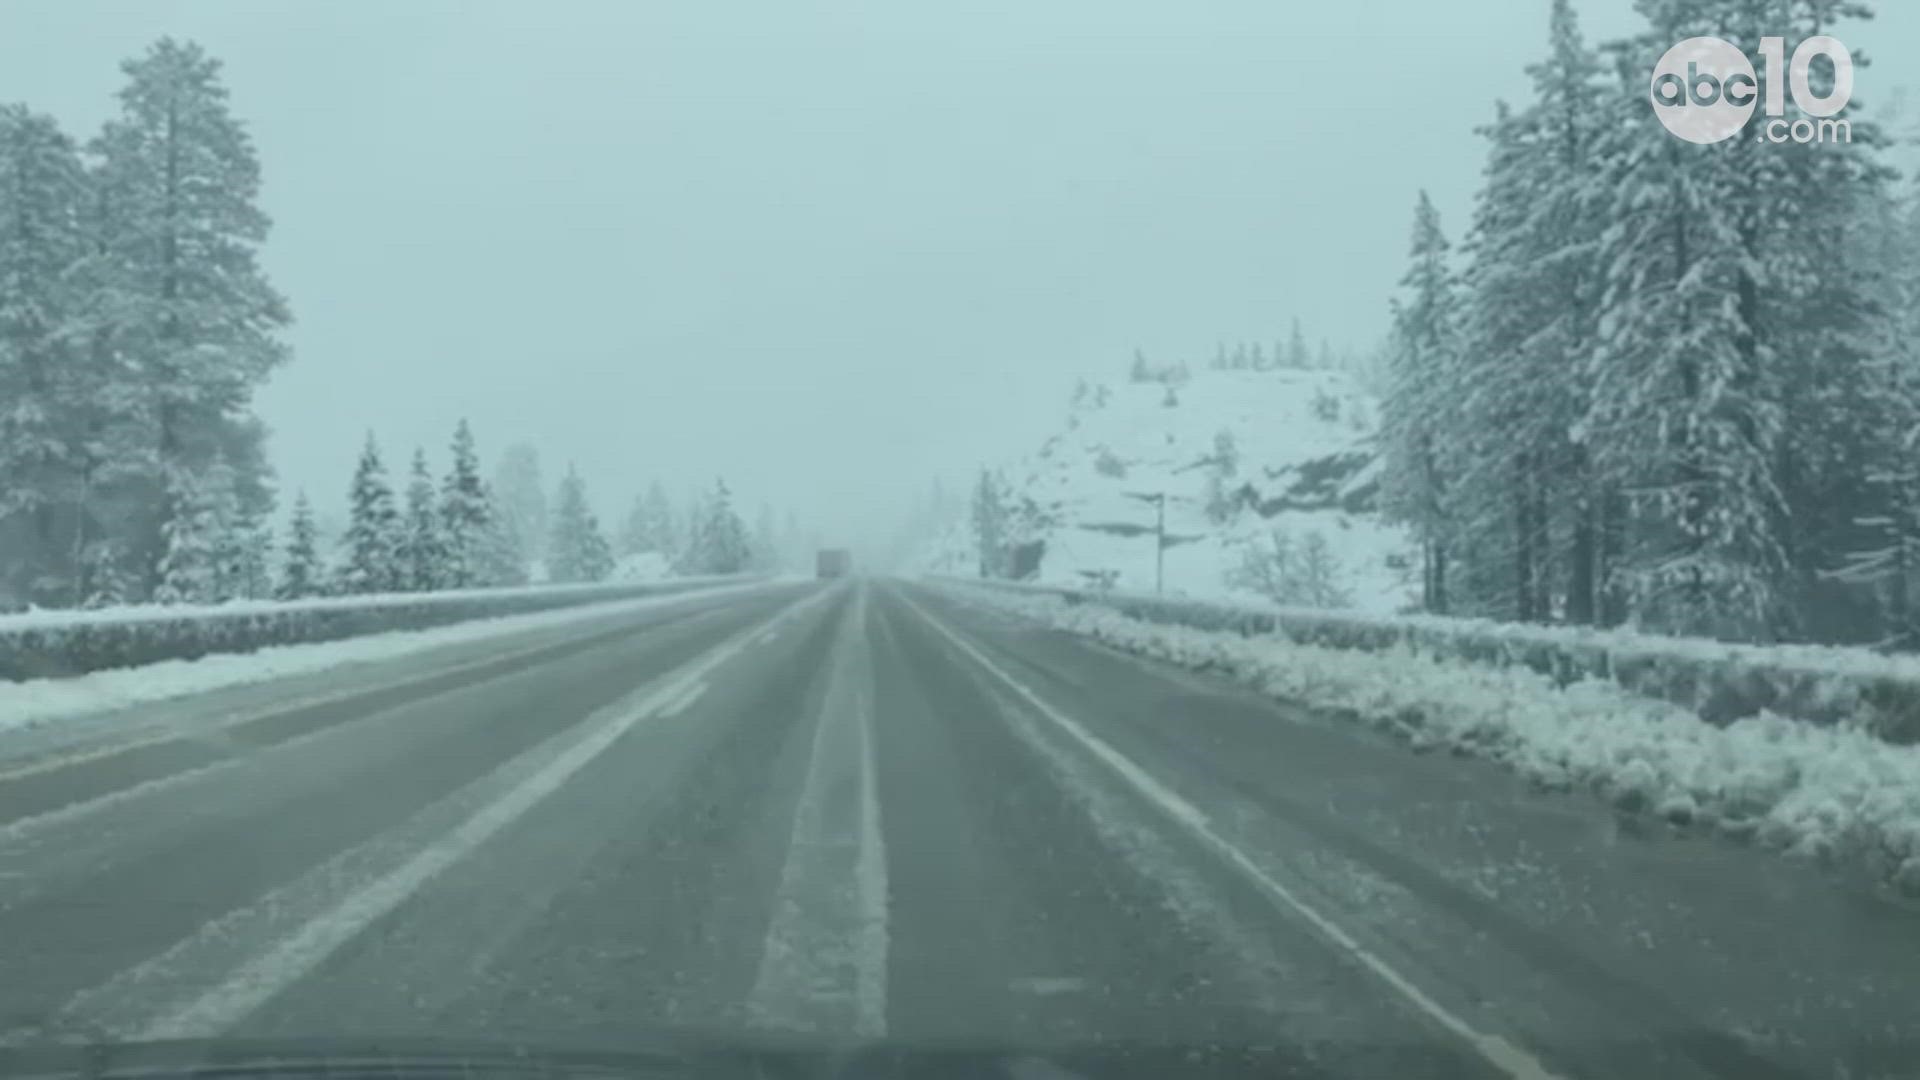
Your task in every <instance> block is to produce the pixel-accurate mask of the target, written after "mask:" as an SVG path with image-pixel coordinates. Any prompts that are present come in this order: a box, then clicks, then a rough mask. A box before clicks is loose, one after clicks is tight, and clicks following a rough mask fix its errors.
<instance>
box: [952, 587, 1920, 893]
mask: <svg viewBox="0 0 1920 1080" xmlns="http://www.w3.org/2000/svg"><path fill="white" fill-rule="evenodd" d="M946 587H947V588H949V589H951V590H952V591H953V592H954V593H955V594H956V595H958V596H960V597H962V598H964V599H967V600H970V601H973V602H977V603H981V604H985V605H988V606H991V607H994V608H997V609H1001V610H1006V611H1011V612H1014V613H1016V614H1019V615H1023V616H1026V617H1030V618H1034V619H1038V620H1040V621H1042V622H1044V623H1047V624H1049V625H1052V626H1054V627H1056V628H1059V629H1063V630H1067V631H1070V632H1073V633H1077V634H1082V635H1086V636H1089V637H1093V638H1096V639H1098V640H1100V641H1102V642H1105V643H1107V644H1109V645H1112V646H1114V647H1117V648H1120V649H1123V650H1125V651H1128V652H1132V653H1136V654H1139V655H1143V656H1149V657H1153V658H1156V659H1161V660H1167V661H1171V662H1173V663H1177V664H1180V665H1182V666H1184V667H1189V668H1195V669H1206V670H1210V671H1217V672H1220V673H1222V674H1225V675H1227V676H1229V677H1231V678H1233V679H1235V680H1237V681H1239V682H1242V683H1245V684H1247V685H1250V686H1252V687H1254V688H1256V689H1258V690H1259V691H1261V692H1263V693H1265V694H1267V695H1269V696H1271V697H1274V698H1278V699H1282V700H1287V701H1293V702H1298V703H1301V704H1304V705H1308V706H1311V707H1313V708H1314V709H1316V710H1325V711H1328V712H1331V713H1334V714H1336V715H1345V716H1351V717H1355V718H1357V719H1359V720H1361V721H1362V722H1365V723H1368V724H1371V725H1373V726H1376V727H1379V728H1381V729H1384V730H1387V731H1390V732H1393V733H1395V734H1397V735H1399V736H1401V737H1403V738H1405V739H1407V740H1408V741H1409V742H1411V743H1412V744H1413V745H1414V746H1415V747H1416V748H1421V749H1432V748H1439V747H1444V748H1447V749H1450V750H1453V751H1457V752H1463V753H1472V754H1475V755H1478V756H1482V757H1486V758H1490V759H1493V760H1495V761H1499V762H1502V763H1504V764H1505V765H1507V766H1509V767H1511V768H1513V769H1515V770H1517V771H1519V772H1520V773H1522V774H1523V775H1525V776H1526V777H1528V778H1529V779H1530V780H1532V781H1533V782H1535V783H1536V784H1538V785H1540V786H1542V787H1545V788H1549V789H1556V790H1565V789H1575V788H1580V789H1588V790H1594V791H1597V792H1599V793H1601V794H1603V795H1604V796H1606V797H1607V798H1609V799H1610V800H1611V801H1612V802H1613V803H1614V804H1615V805H1616V806H1617V807H1619V808H1620V809H1622V810H1624V811H1630V812H1636V813H1637V812H1646V813H1652V814H1656V815H1659V816H1661V817H1663V818H1665V819H1667V820H1669V821H1672V822H1674V823H1675V824H1686V825H1697V826H1702V827H1707V828H1711V829H1714V830H1716V831H1718V832H1720V833H1722V834H1724V835H1727V836H1732V837H1737V838H1742V839H1748V838H1751V839H1754V840H1757V841H1758V842H1760V843H1762V844H1765V845H1767V846H1769V847H1773V848H1776V849H1779V850H1783V851H1785V852H1788V853H1790V854H1794V855H1800V856H1807V857H1813V858H1818V859H1822V860H1829V859H1833V860H1842V861H1846V862H1849V863H1852V864H1857V865H1864V866H1866V867H1868V868H1869V869H1871V870H1872V871H1874V872H1875V873H1878V874H1880V875H1883V876H1884V877H1885V878H1887V879H1888V880H1889V881H1890V882H1892V883H1893V884H1894V885H1896V886H1897V887H1898V888H1900V889H1901V890H1902V891H1904V892H1907V893H1908V894H1910V895H1920V747H1911V746H1894V745H1892V744H1889V743H1886V742H1883V741H1881V740H1879V739H1876V738H1874V737H1872V736H1871V735H1868V734H1866V733H1864V732H1862V731H1860V730H1857V729H1855V728H1850V727H1846V726H1822V725H1815V724H1809V723H1804V722H1800V721H1796V720H1792V719H1789V718H1785V717H1780V716H1774V715H1770V714H1762V715H1760V716H1757V717H1753V718H1749V719H1744V720H1738V721H1735V722H1734V723H1731V724H1729V725H1726V726H1724V727H1718V726H1715V725H1712V724H1709V723H1707V722H1705V721H1703V720H1701V719H1700V718H1699V717H1698V716H1696V715H1695V714H1693V713H1691V712H1689V711H1687V710H1685V709H1682V708H1680V707H1678V706H1675V705H1669V704H1667V703H1665V702H1660V701H1654V700H1651V699H1648V698H1642V697H1638V696H1636V695H1633V694H1631V693H1629V692H1627V691H1625V690H1623V689H1621V688H1620V687H1619V686H1617V685H1615V684H1614V683H1611V682H1606V681H1600V680H1587V681H1584V682H1579V683H1575V684H1572V685H1570V686H1568V687H1566V688H1564V689H1562V688H1560V687H1557V686H1555V685H1554V684H1553V682H1552V681H1551V680H1549V679H1547V678H1545V677H1544V676H1541V675H1538V674H1536V673H1535V672H1533V671H1531V670H1528V669H1525V668H1517V667H1506V668H1495V667H1491V666H1483V665H1477V664H1468V663H1462V662H1458V661H1441V660H1435V659H1432V658H1430V657H1426V656H1422V655H1420V654H1417V653H1415V652H1413V651H1412V650H1410V649H1393V650H1387V651H1383V652H1362V651H1357V650H1343V649H1329V648H1323V647H1319V646H1312V645H1302V644H1297V643H1294V642H1290V641H1288V640H1286V639H1284V638H1281V637H1273V636H1268V637H1242V636H1241V635H1239V634H1237V633H1227V632H1219V631H1203V630H1195V629H1192V628H1189V627H1182V626H1167V625H1157V624H1150V623H1145V622H1141V621H1139V620H1135V619H1131V618H1128V617H1126V616H1124V615H1121V614H1120V613H1118V612H1116V611H1113V610H1112V609H1109V608H1102V607H1099V606H1096V605H1093V604H1076V605H1068V604H1066V603H1065V602H1064V601H1062V600H1060V599H1058V598H1055V597H1046V596H1038V595H1033V596H1028V595H1019V594H1014V593H1004V592H988V591H986V590H982V589H975V588H965V587H959V586H946Z"/></svg>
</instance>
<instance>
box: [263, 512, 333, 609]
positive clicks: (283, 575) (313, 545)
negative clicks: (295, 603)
mask: <svg viewBox="0 0 1920 1080" xmlns="http://www.w3.org/2000/svg"><path fill="white" fill-rule="evenodd" d="M325 581H326V569H325V567H323V566H322V565H321V563H320V530H319V527H318V526H317V525H316V524H315V523H314V520H313V504H312V503H310V502H308V501H307V493H306V492H304V491H303V492H301V493H300V494H299V495H298V496H296V497H295V498H294V500H293V519H292V520H291V521H290V522H289V523H288V525H287V546H286V561H285V562H284V563H282V564H281V570H280V585H279V587H278V588H277V589H276V590H275V592H274V595H276V596H278V597H279V598H280V599H282V600H301V599H304V598H306V597H309V596H319V595H320V594H321V592H322V591H324V588H325Z"/></svg>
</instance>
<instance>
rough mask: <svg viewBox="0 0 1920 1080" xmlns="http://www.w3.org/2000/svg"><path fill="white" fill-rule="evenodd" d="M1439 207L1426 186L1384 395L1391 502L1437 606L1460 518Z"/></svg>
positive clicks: (1453, 356) (1453, 315)
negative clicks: (1411, 535) (1415, 546)
mask: <svg viewBox="0 0 1920 1080" xmlns="http://www.w3.org/2000/svg"><path fill="white" fill-rule="evenodd" d="M1447 250H1448V244H1447V240H1446V237H1445V235H1444V234H1443V233H1442V232H1441V231H1440V212H1439V211H1438V210H1436V209H1434V206H1433V202H1432V200H1431V199H1429V198H1428V197H1427V193H1426V192H1424V191H1422V192H1421V193H1420V200H1419V203H1418V204H1417V205H1416V206H1415V209H1414V225H1413V241H1412V246H1411V253H1412V260H1413V261H1412V266H1410V267H1409V268H1408V270H1407V273H1406V276H1404V277H1402V278H1401V279H1400V283H1401V285H1402V287H1403V288H1405V289H1406V293H1407V294H1406V297H1405V298H1404V299H1403V300H1395V302H1394V305H1393V339H1392V346H1391V357H1390V364H1391V376H1390V377H1391V385H1390V387H1389V389H1388V393H1387V399H1386V401H1385V402H1383V403H1382V408H1381V412H1382V421H1383V422H1382V425H1381V429H1382V435H1383V440H1382V441H1383V444H1384V445H1383V449H1384V451H1385V454H1386V458H1387V468H1386V472H1385V476H1384V479H1383V481H1382V496H1383V500H1384V504H1385V505H1384V509H1385V510H1386V511H1387V512H1388V514H1389V515H1391V516H1392V517H1393V518H1395V519H1396V520H1399V521H1403V522H1406V523H1407V524H1409V525H1411V526H1412V527H1413V529H1414V532H1415V534H1416V535H1417V536H1418V537H1419V539H1420V544H1421V551H1422V575H1421V600H1422V604H1423V606H1424V607H1425V608H1426V609H1427V610H1428V611H1432V612H1438V613H1444V612H1446V611H1447V610H1448V606H1447V570H1448V563H1449V559H1450V558H1451V554H1452V549H1451V546H1450V545H1451V540H1452V532H1453V522H1452V520H1451V518H1450V515H1449V502H1448V499H1449V492H1448V486H1449V484H1450V483H1451V482H1452V479H1453V477H1452V474H1453V472H1454V471H1455V468H1456V465H1457V462H1456V460H1455V455H1454V454H1453V448H1452V447H1451V446H1449V445H1448V442H1447V439H1448V436H1449V431H1448V430H1447V417H1448V415H1449V414H1448V412H1447V395H1448V394H1449V393H1451V392H1452V390H1453V389H1454V388H1455V387H1456V386H1458V380H1457V378H1456V368H1457V359H1458V325H1457V323H1458V317H1459V312H1458V310H1457V309H1458V299H1457V296H1456V293H1455V290H1456V286H1455V280H1454V275H1453V271H1452V270H1451V269H1450V268H1449V266H1448V265H1447Z"/></svg>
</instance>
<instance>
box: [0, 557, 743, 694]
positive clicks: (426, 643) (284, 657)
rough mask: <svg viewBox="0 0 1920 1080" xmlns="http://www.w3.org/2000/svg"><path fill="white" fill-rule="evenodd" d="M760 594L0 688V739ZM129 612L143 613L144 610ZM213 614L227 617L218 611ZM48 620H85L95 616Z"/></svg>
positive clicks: (708, 594) (638, 602) (656, 599)
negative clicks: (9, 733) (219, 693)
mask: <svg viewBox="0 0 1920 1080" xmlns="http://www.w3.org/2000/svg"><path fill="white" fill-rule="evenodd" d="M762 587H764V583H763V582H757V581H756V582H746V583H742V584H737V585H721V586H716V587H714V588H710V589H699V590H695V591H692V592H676V593H670V594H668V595H665V596H645V597H640V598H638V599H630V600H616V601H609V602H607V603H601V604H581V605H577V606H573V607H565V608H558V609H555V610H551V611H539V612H533V613H531V614H526V615H509V616H503V617H500V618H493V619H475V620H471V621H467V622H460V623H454V624H452V625H448V626H439V627H433V628H431V629H426V630H402V631H394V632H390V633H383V634H367V635H364V636H361V637H354V638H346V639H343V640H340V641H323V642H315V643H312V644H306V645H284V646H279V647H275V648H268V649H260V650H258V651H255V652H251V653H228V654H216V655H211V656H203V657H201V658H199V659H198V660H167V661H163V662H161V663H157V664H147V665H145V666H143V667H136V668H116V669H112V670H108V671H96V672H93V673H91V674H88V675H79V676H74V677H72V678H60V679H34V680H30V681H27V682H0V732H4V731H6V730H7V729H9V728H20V727H31V726H35V725H39V724H44V723H47V722H49V721H53V720H59V719H64V718H69V717H75V716H83V715H87V714H92V713H102V712H108V711H111V710H115V709H121V708H126V707H128V706H132V705H144V704H151V703H153V702H157V701H165V700H168V699H170V698H177V697H183V696H186V695H189V694H197V693H203V692H206V691H209V690H219V689H223V688H226V687H231V686H240V685H245V684H250V683H261V682H268V681H271V680H273V679H279V678H284V677H287V676H291V675H306V674H311V673H313V672H317V671H324V670H326V669H329V668H333V667H338V666H340V665H342V664H351V663H357V662H362V661H374V660H392V659H395V658H397V657H402V656H406V655H409V654H411V653H418V652H424V651H426V650H428V649H436V648H441V647H444V646H447V645H456V644H461V643H464V642H471V641H483V640H486V639H488V638H494V637H504V636H506V635H509V634H520V633H525V632H526V631H529V630H541V629H545V628H548V627H554V626H562V625H565V624H567V623H570V622H574V621H576V620H582V619H594V618H604V617H606V616H613V615H624V614H628V613H631V612H639V611H646V610H649V609H653V608H659V607H664V606H667V605H671V604H678V603H684V602H686V601H687V600H688V599H690V598H693V597H698V598H700V599H701V600H703V601H704V600H709V599H711V598H713V597H715V596H723V595H726V594H727V593H732V592H739V591H744V590H749V589H756V588H762ZM361 599H365V598H360V597H353V598H342V600H343V601H347V600H361ZM413 599H414V600H418V599H419V597H418V596H417V595H416V596H414V597H413ZM327 602H330V601H311V603H327ZM302 603H309V601H302ZM135 610H138V611H145V610H146V609H135ZM212 610H214V611H229V610H233V609H232V608H231V607H227V606H223V607H218V608H213V609H212ZM47 614H60V615H68V614H78V615H91V614H94V613H92V612H78V613H69V612H59V613H47ZM177 614H178V612H177V609H176V615H177ZM32 617H33V616H31V615H29V616H20V618H32ZM9 618H12V617H11V616H10V617H9Z"/></svg>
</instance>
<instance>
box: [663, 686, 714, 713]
mask: <svg viewBox="0 0 1920 1080" xmlns="http://www.w3.org/2000/svg"><path fill="white" fill-rule="evenodd" d="M706 692H707V684H706V683H705V682H696V683H694V684H693V685H692V686H689V687H687V688H686V689H685V690H682V691H681V692H680V696H679V697H677V698H674V699H673V701H671V702H669V703H668V704H667V705H665V706H664V707H662V708H661V710H660V718H661V719H663V720H664V719H666V718H667V717H670V716H679V715H680V714H681V713H683V712H686V711H687V709H689V708H690V707H692V705H693V703H694V702H696V701H699V700H700V695H702V694H704V693H706Z"/></svg>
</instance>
